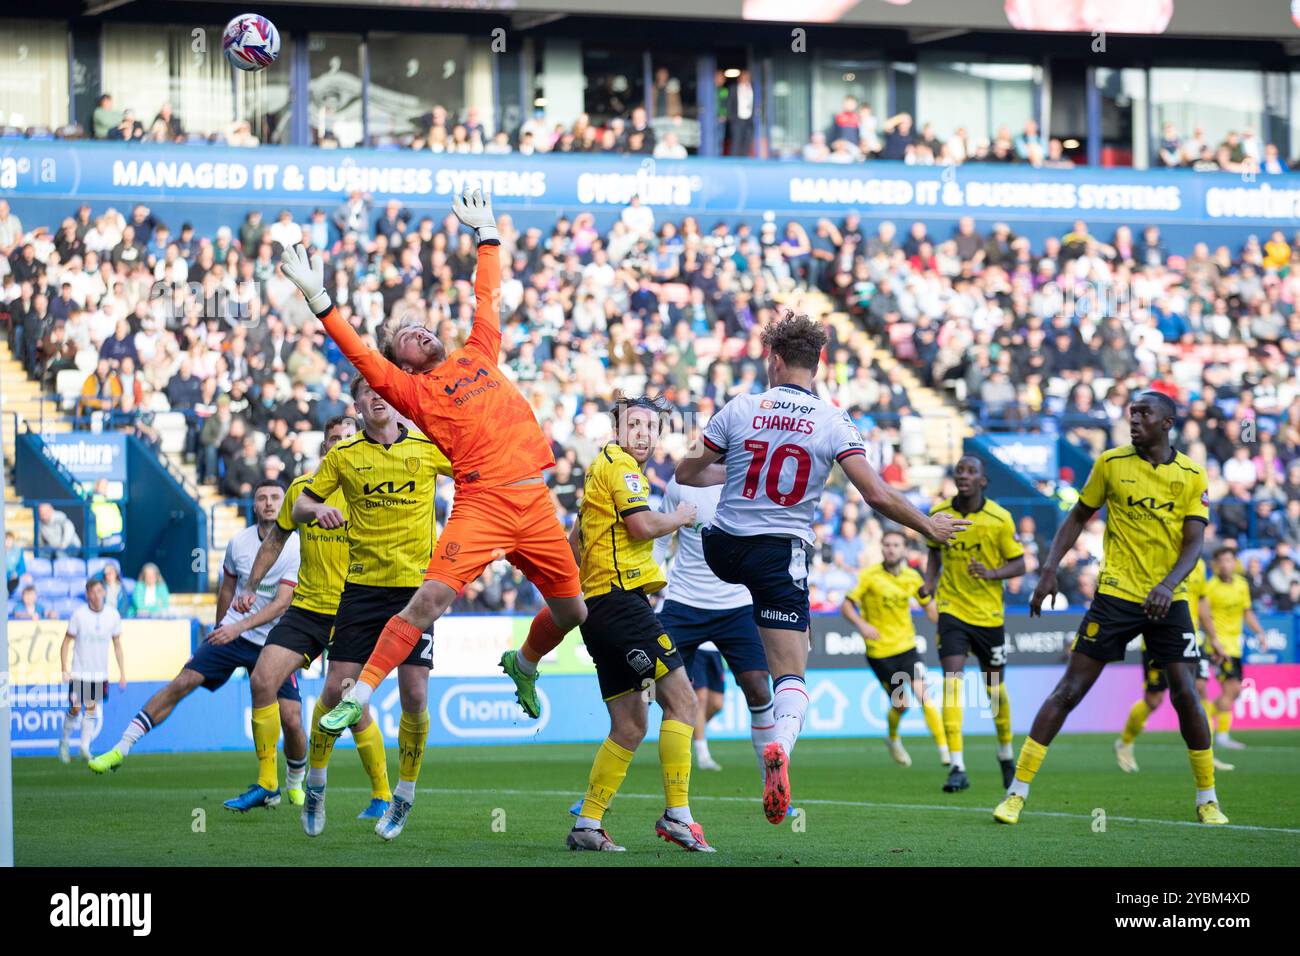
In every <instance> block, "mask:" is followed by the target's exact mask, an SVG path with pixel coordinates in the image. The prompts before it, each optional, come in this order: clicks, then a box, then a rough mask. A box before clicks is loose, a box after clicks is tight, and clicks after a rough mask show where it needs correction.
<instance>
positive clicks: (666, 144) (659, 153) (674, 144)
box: [654, 130, 687, 159]
mask: <svg viewBox="0 0 1300 956" xmlns="http://www.w3.org/2000/svg"><path fill="white" fill-rule="evenodd" d="M654 155H655V159H685V158H686V155H687V154H686V147H685V146H683V145H682V144H681V142H680V141H679V140H678V139H677V134H676V133H675V132H673V131H672V130H666V131H665V132H664V135H663V139H661V140H660V141H659V143H658V145H656V146H655V148H654Z"/></svg>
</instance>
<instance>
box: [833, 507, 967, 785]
mask: <svg viewBox="0 0 1300 956" xmlns="http://www.w3.org/2000/svg"><path fill="white" fill-rule="evenodd" d="M880 550H881V558H882V560H881V561H880V563H878V564H872V565H869V566H868V567H865V568H863V569H862V573H861V574H859V575H858V583H857V585H856V586H855V587H854V588H853V590H852V591H850V592H849V593H848V594H847V595H845V597H844V603H843V604H842V605H841V606H840V611H841V613H843V615H844V616H845V617H846V618H848V620H849V623H850V624H852V625H853V626H854V627H855V628H856V629H857V632H858V633H859V634H861V635H862V639H863V640H864V641H866V642H867V664H869V665H870V666H871V670H872V672H873V673H874V674H875V675H876V680H878V681H880V686H881V687H883V688H884V689H885V693H886V694H888V695H889V704H890V706H889V735H888V736H887V737H886V738H885V743H886V745H887V746H888V747H889V754H890V756H892V757H893V758H894V761H895V762H896V763H900V764H902V765H903V766H904V767H910V766H911V765H912V758H911V757H910V756H909V755H908V753H907V751H906V750H905V749H904V748H903V741H902V740H901V739H899V736H898V725H899V724H900V723H901V722H902V719H903V715H904V714H905V713H907V693H906V691H904V689H903V688H904V687H905V686H906V687H910V688H911V689H912V696H913V697H915V698H916V700H917V701H918V702H919V703H920V705H921V710H922V712H923V713H924V714H925V725H926V726H927V727H929V728H930V733H931V734H932V735H933V736H934V742H935V743H936V744H937V745H938V747H939V762H940V763H943V764H947V763H948V761H949V755H948V738H947V736H946V735H945V734H944V730H943V719H942V718H941V717H940V716H939V709H938V708H937V707H935V706H934V704H933V702H931V700H930V699H929V697H927V696H926V693H925V665H924V664H923V663H921V655H920V654H918V653H917V650H916V628H915V627H914V626H913V624H912V601H913V600H916V601H918V602H920V603H921V604H922V605H923V606H924V607H925V613H926V616H927V617H929V618H930V623H931V624H934V623H937V622H938V620H939V612H938V610H937V609H936V608H935V606H934V601H932V600H930V599H929V598H928V597H921V596H920V592H921V591H922V590H923V589H924V587H925V579H924V578H923V577H921V575H920V572H918V571H917V570H916V569H914V568H911V567H909V566H908V565H907V564H906V563H905V562H904V561H903V557H904V555H905V554H906V552H907V539H906V538H905V537H904V536H903V532H901V531H886V532H885V534H884V537H883V538H881V541H880Z"/></svg>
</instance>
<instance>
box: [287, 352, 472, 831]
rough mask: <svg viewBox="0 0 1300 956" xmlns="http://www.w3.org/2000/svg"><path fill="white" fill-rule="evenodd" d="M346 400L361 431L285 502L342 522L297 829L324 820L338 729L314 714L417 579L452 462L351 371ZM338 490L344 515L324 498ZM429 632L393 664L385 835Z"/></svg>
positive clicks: (413, 769)
mask: <svg viewBox="0 0 1300 956" xmlns="http://www.w3.org/2000/svg"><path fill="white" fill-rule="evenodd" d="M352 400H353V402H354V403H355V404H356V406H357V411H358V412H359V413H360V415H361V422H362V426H363V429H362V431H361V432H360V433H359V434H357V435H355V436H353V437H352V438H349V439H346V440H345V441H341V442H339V443H338V444H337V445H335V446H334V447H333V448H332V449H331V450H330V453H329V454H328V455H326V456H325V457H324V459H322V461H321V464H320V467H319V468H318V469H316V473H315V474H314V475H312V476H311V479H310V480H309V481H308V482H307V485H306V487H305V488H303V490H302V494H301V495H299V496H298V500H297V501H296V502H295V503H294V506H293V520H294V521H295V522H298V523H300V524H302V523H308V522H313V521H314V522H316V524H317V525H319V526H320V527H321V528H325V529H327V530H330V529H338V528H346V529H347V535H348V569H347V579H346V583H345V584H344V585H343V593H342V595H341V596H340V598H339V608H338V614H337V615H336V617H335V618H334V635H333V637H332V638H331V639H330V645H329V672H328V675H327V676H326V678H325V687H324V689H323V690H322V691H321V696H320V701H319V702H318V707H317V712H318V713H317V718H318V719H317V720H315V721H314V722H313V726H312V732H311V767H310V769H309V770H308V772H307V802H306V803H305V804H304V806H303V810H302V823H303V829H304V831H306V833H307V835H308V836H317V835H318V834H319V833H320V832H321V831H322V830H323V829H324V827H325V783H326V768H327V766H328V764H329V758H330V753H331V751H332V750H333V746H334V740H335V738H337V736H338V735H337V734H331V733H329V732H327V731H326V730H325V729H324V728H323V727H322V726H321V722H320V719H319V718H320V717H321V716H322V715H323V713H325V712H328V711H329V709H330V708H331V707H334V706H335V705H336V704H338V702H339V700H340V699H341V698H342V696H343V693H344V691H346V690H347V689H348V687H349V686H351V685H352V684H353V683H355V681H356V679H357V676H358V675H359V674H360V673H361V668H362V666H363V665H364V664H365V662H366V660H367V659H368V658H369V657H370V653H371V652H372V651H373V650H374V649H375V644H376V643H377V642H378V640H379V635H380V633H381V632H382V631H383V629H384V625H385V624H387V623H388V619H389V618H391V617H392V616H393V615H394V614H396V613H397V612H398V611H400V610H401V609H402V608H404V607H405V606H406V603H407V602H408V601H409V600H410V599H411V595H413V594H414V593H415V592H416V590H418V589H419V587H420V585H421V584H422V583H423V582H424V570H425V568H426V567H428V565H429V558H430V556H431V554H432V553H433V545H434V536H435V534H436V531H435V527H434V519H433V493H434V486H435V484H436V482H437V478H438V476H439V475H450V474H451V463H450V462H449V461H448V460H447V456H446V455H444V454H443V453H442V452H441V451H440V450H439V449H438V446H437V445H435V444H434V443H433V442H431V441H429V440H428V439H427V438H424V437H423V436H421V435H417V434H413V433H412V432H410V431H408V430H407V427H406V426H405V425H403V424H402V423H401V422H400V421H399V420H398V418H397V414H396V413H395V412H394V411H393V406H391V405H390V404H388V402H387V401H385V400H384V399H383V398H382V397H380V395H379V393H378V392H376V391H375V390H374V389H372V388H371V387H370V385H369V384H368V383H367V382H366V380H365V379H364V378H362V377H361V376H357V377H356V378H355V379H354V380H353V382H352ZM336 491H342V492H343V498H344V500H345V502H346V503H347V509H348V513H347V516H346V518H345V517H344V515H343V513H342V511H341V510H340V509H339V508H337V507H332V506H331V505H330V504H329V501H330V498H331V496H333V495H334V493H335V492H336ZM432 666H433V638H432V636H431V635H429V634H424V635H422V636H421V639H420V640H419V641H417V642H416V644H415V647H414V648H412V650H411V652H410V654H409V655H408V656H407V657H406V659H405V660H404V661H403V662H402V663H401V664H400V665H399V667H398V669H397V686H398V693H399V696H400V700H401V706H402V716H401V720H400V721H399V723H398V737H397V743H398V751H399V754H400V761H399V768H398V779H397V786H396V787H394V788H393V796H392V801H391V802H390V803H389V805H388V809H387V810H386V811H385V812H384V815H383V816H382V817H381V818H380V820H379V822H378V823H376V824H375V832H376V833H377V834H379V836H380V837H382V838H383V839H385V840H392V839H394V838H396V837H397V836H398V835H400V834H401V832H402V828H403V827H405V825H406V819H407V815H408V814H409V813H410V812H411V805H412V803H413V802H414V800H415V782H416V780H417V779H418V778H419V774H420V763H421V761H422V760H423V758H424V743H425V740H426V738H427V737H428V736H429V713H428V710H427V702H428V694H429V668H430V667H432Z"/></svg>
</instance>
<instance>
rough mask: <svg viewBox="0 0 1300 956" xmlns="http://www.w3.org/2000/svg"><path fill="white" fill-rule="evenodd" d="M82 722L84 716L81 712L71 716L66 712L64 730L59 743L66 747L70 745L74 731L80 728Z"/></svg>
mask: <svg viewBox="0 0 1300 956" xmlns="http://www.w3.org/2000/svg"><path fill="white" fill-rule="evenodd" d="M81 724H82V717H81V715H80V714H78V715H77V716H76V717H69V716H68V715H67V714H64V715H63V731H62V736H61V737H60V738H59V743H60V744H62V745H63V746H65V747H66V746H67V745H68V741H69V740H71V739H72V732H73V731H74V730H76V729H78V728H79V727H80V726H81Z"/></svg>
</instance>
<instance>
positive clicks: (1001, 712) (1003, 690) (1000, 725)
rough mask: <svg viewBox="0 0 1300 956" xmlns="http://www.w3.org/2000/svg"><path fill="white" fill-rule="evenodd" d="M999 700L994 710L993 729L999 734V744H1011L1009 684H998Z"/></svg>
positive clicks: (1001, 681)
mask: <svg viewBox="0 0 1300 956" xmlns="http://www.w3.org/2000/svg"><path fill="white" fill-rule="evenodd" d="M997 687H998V698H997V702H996V704H994V709H993V727H994V729H995V730H997V733H998V743H1000V744H1004V745H1009V744H1010V743H1011V698H1010V697H1009V696H1008V695H1007V682H1006V681H1004V680H1000V681H998V682H997ZM990 696H992V695H990Z"/></svg>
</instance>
